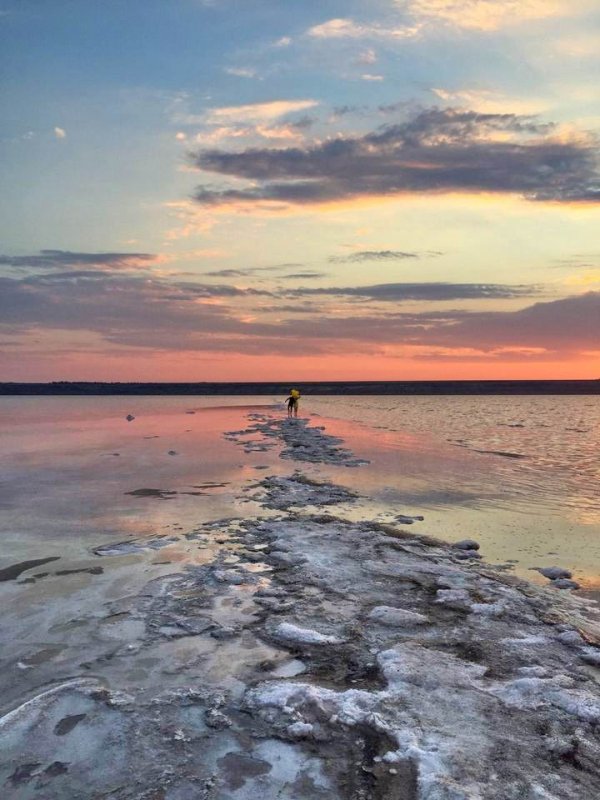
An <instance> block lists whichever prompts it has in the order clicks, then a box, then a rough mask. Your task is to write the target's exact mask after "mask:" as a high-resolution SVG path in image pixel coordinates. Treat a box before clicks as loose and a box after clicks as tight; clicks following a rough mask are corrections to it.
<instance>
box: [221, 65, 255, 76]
mask: <svg viewBox="0 0 600 800" xmlns="http://www.w3.org/2000/svg"><path fill="white" fill-rule="evenodd" d="M225 72H226V73H227V74H228V75H233V76H235V77H236V78H256V70H255V69H251V68H250V67H226V68H225Z"/></svg>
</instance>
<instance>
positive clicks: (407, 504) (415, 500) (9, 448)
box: [0, 396, 600, 589]
mask: <svg viewBox="0 0 600 800" xmlns="http://www.w3.org/2000/svg"><path fill="white" fill-rule="evenodd" d="M282 399H283V398H279V399H277V400H276V399H275V398H270V397H248V398H242V397H218V398H216V397H14V398H9V397H3V398H0V458H1V460H2V483H1V485H0V541H1V546H2V551H1V559H0V569H1V568H3V567H8V566H10V565H12V564H14V563H15V562H18V561H25V560H27V559H36V558H46V557H55V556H60V557H61V558H62V559H63V561H64V559H65V558H66V557H67V555H68V557H69V559H70V560H71V561H73V560H75V561H76V562H77V564H76V566H78V567H79V566H80V567H82V568H89V567H90V566H93V565H95V564H97V560H95V557H94V556H93V550H92V548H94V547H98V546H100V545H102V544H104V543H106V542H110V541H114V540H118V539H126V538H129V537H131V536H149V535H165V534H169V533H177V532H181V531H182V530H188V529H190V528H193V527H194V526H195V525H197V524H199V523H200V522H202V521H204V520H207V519H218V518H219V517H227V516H235V515H239V514H241V513H243V512H246V511H250V510H251V504H249V505H246V504H244V505H240V503H239V501H238V500H236V498H238V497H239V495H240V492H241V490H242V488H243V487H244V486H247V485H248V484H249V483H250V482H252V481H253V480H256V479H257V478H260V477H261V476H262V475H264V474H270V473H277V472H279V473H281V472H286V471H289V469H290V466H291V465H290V464H289V462H282V461H281V460H280V459H279V458H278V455H277V452H276V451H273V450H269V451H265V452H262V451H257V452H252V453H245V452H243V450H241V449H240V448H239V447H236V446H235V445H234V444H232V443H231V442H227V441H224V440H223V436H222V434H223V432H224V431H226V430H231V429H239V428H243V427H245V426H246V424H247V419H246V415H247V413H248V412H249V411H251V410H252V409H255V408H256V407H259V406H260V407H262V408H263V410H264V409H265V408H271V409H274V411H275V413H280V408H281V406H280V405H279V406H277V405H275V403H276V402H279V403H281V401H282ZM128 414H132V415H133V416H134V417H135V419H134V420H132V421H130V422H128V421H127V419H126V417H127V415H128ZM302 414H304V415H306V414H317V415H321V416H322V417H323V420H322V421H323V422H324V423H325V424H326V426H327V428H328V431H330V432H332V433H336V434H339V435H341V436H342V437H343V438H344V439H345V440H346V442H347V444H348V446H349V447H350V448H351V449H353V450H354V451H355V452H356V454H357V456H359V457H364V458H367V459H369V460H370V462H371V463H370V465H369V466H367V467H362V468H356V469H345V468H340V467H335V466H331V465H330V466H324V465H321V466H310V465H307V466H305V465H301V466H302V468H303V469H305V471H308V472H313V473H315V474H316V475H321V476H324V477H327V478H330V479H332V480H333V481H335V482H339V483H343V484H345V485H350V486H352V487H353V488H355V489H358V490H359V491H360V492H361V493H362V494H364V495H366V496H368V497H369V498H371V499H370V500H368V501H367V500H365V501H364V502H363V503H362V504H361V505H360V507H359V509H358V510H355V511H354V512H351V511H349V512H348V513H361V514H363V515H365V516H368V515H369V514H371V515H372V516H376V515H378V514H379V515H382V516H381V518H382V519H383V520H385V519H386V514H387V513H389V512H392V511H393V512H395V513H398V512H400V513H407V514H417V515H418V514H423V515H424V516H425V520H424V521H423V522H420V523H415V530H416V529H418V530H419V532H421V533H428V534H431V535H433V536H437V537H440V538H446V539H450V540H456V539H460V538H465V536H469V537H472V538H475V539H477V540H479V541H480V542H481V544H482V549H483V552H484V556H485V557H486V559H488V560H491V561H493V562H506V561H508V560H512V561H514V562H515V570H516V572H517V573H518V574H522V575H526V576H527V577H528V578H530V579H532V580H538V581H542V580H543V579H541V578H540V576H538V574H537V573H535V572H531V571H530V569H531V567H534V566H548V565H553V564H557V565H560V566H565V567H567V568H569V569H573V570H574V571H575V573H576V577H577V579H578V580H580V581H581V582H582V583H583V584H584V585H585V586H586V587H587V588H590V589H592V588H597V587H599V586H600V492H599V491H598V488H599V484H600V459H599V453H600V447H599V445H600V403H599V402H598V398H597V397H586V396H573V397H571V396H561V397H547V396H545V397H530V396H527V397H389V396H386V397H308V398H305V399H304V400H303V401H302V406H301V415H302ZM318 419H319V418H318V417H315V422H317V421H318ZM261 467H262V468H266V469H265V470H264V471H261V469H260V468H261ZM211 483H212V484H222V485H213V486H211V485H210V484H211ZM142 489H153V490H161V492H165V493H164V494H159V495H156V494H154V495H153V493H149V494H147V495H145V494H144V493H140V492H139V490H142ZM131 492H134V493H136V492H137V494H131ZM161 552H163V551H160V552H158V553H157V554H155V556H154V561H155V562H160V561H161V560H163V561H164V560H169V561H171V563H173V562H175V561H177V560H185V559H186V558H187V557H188V555H187V553H186V552H184V551H183V550H182V551H181V552H180V548H178V547H177V546H172V547H171V548H169V551H168V555H169V558H168V559H166V558H165V557H164V556H162V555H161ZM59 563H60V562H59ZM63 567H64V565H63V564H62V563H60V567H59V568H63ZM44 569H45V568H42V567H40V569H39V570H38V571H42V570H44ZM163 569H164V568H163ZM51 571H55V570H54V569H52V570H51ZM23 578H26V575H23ZM67 580H70V581H72V582H75V581H76V580H80V581H82V582H84V583H89V582H93V581H94V580H95V578H94V577H93V576H89V575H86V574H85V573H83V574H81V575H77V576H72V577H69V578H67ZM0 586H2V584H0Z"/></svg>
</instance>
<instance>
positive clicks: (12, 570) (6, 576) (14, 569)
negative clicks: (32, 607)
mask: <svg viewBox="0 0 600 800" xmlns="http://www.w3.org/2000/svg"><path fill="white" fill-rule="evenodd" d="M59 558H60V556H49V557H48V558H33V559H31V560H30V561H20V562H19V563H18V564H11V566H10V567H4V569H0V581H14V580H15V579H16V578H18V577H19V575H21V574H22V573H23V572H27V570H30V569H33V567H40V566H41V565H42V564H49V563H50V562H51V561H58V559H59Z"/></svg>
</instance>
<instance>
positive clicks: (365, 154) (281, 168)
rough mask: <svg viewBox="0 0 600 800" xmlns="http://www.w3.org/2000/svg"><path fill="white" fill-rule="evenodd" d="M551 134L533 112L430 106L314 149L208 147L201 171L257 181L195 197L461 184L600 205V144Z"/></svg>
mask: <svg viewBox="0 0 600 800" xmlns="http://www.w3.org/2000/svg"><path fill="white" fill-rule="evenodd" d="M552 134H553V127H552V125H550V124H545V123H540V122H538V121H537V120H536V119H535V118H533V117H529V116H519V115H515V114H481V113H477V112H474V111H462V110H456V109H429V110H426V111H421V112H420V113H419V114H417V115H416V116H415V117H413V118H412V119H411V120H409V121H407V122H403V123H401V124H395V125H387V126H385V127H383V128H381V129H378V130H377V131H374V132H373V133H370V134H367V135H365V136H362V137H343V136H340V137H338V138H336V139H333V140H329V141H326V142H323V143H319V144H315V145H314V146H312V147H308V148H305V149H301V148H298V147H294V148H284V149H275V148H273V149H268V148H263V149H260V148H253V149H248V150H243V151H241V152H228V151H224V150H200V151H198V152H195V153H191V154H190V156H189V158H190V161H191V163H192V164H193V165H195V166H196V167H198V168H199V169H201V170H205V171H208V172H213V173H218V174H221V175H225V176H234V177H236V178H245V179H247V180H249V181H252V185H251V186H249V187H248V188H245V189H244V188H242V189H223V190H219V189H214V188H212V187H199V188H198V189H197V190H196V192H195V195H194V198H195V200H196V201H197V202H198V203H201V204H203V205H207V206H215V205H222V204H227V203H240V202H241V203H244V202H247V203H251V202H258V201H277V202H283V203H288V204H311V203H319V202H331V201H336V200H344V199H352V198H357V197H363V196H373V195H377V196H394V195H400V194H403V193H427V192H456V191H463V192H498V193H505V194H518V195H521V196H523V197H526V198H527V199H530V200H544V201H559V202H575V201H577V202H590V203H592V202H600V176H599V173H598V147H597V144H596V143H595V142H590V141H583V140H580V139H573V140H572V141H562V140H558V139H556V138H553V136H552Z"/></svg>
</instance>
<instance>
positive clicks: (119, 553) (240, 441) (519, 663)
mask: <svg viewBox="0 0 600 800" xmlns="http://www.w3.org/2000/svg"><path fill="white" fill-rule="evenodd" d="M249 416H250V423H249V425H248V427H247V428H245V429H244V430H242V431H232V432H230V433H228V434H226V438H228V439H229V440H230V441H232V442H234V443H235V444H236V445H238V446H239V447H240V449H242V450H245V451H247V452H255V451H258V452H265V451H266V450H279V451H280V455H281V457H282V458H283V459H287V460H290V461H291V462H293V463H292V464H291V465H290V470H289V472H288V474H283V475H267V476H266V477H264V478H263V479H261V480H259V479H257V481H256V482H255V483H254V484H253V485H252V486H250V487H248V489H247V491H246V496H245V499H247V500H248V501H251V502H250V503H249V505H250V506H251V507H252V509H255V508H256V507H257V504H258V507H259V508H262V511H260V512H259V515H258V516H256V515H251V516H239V515H236V516H232V517H229V518H223V519H217V520H212V521H208V522H205V523H202V524H200V525H198V526H197V527H195V528H193V529H190V530H184V531H181V532H178V533H175V534H169V536H168V537H164V538H161V537H154V538H153V539H144V538H140V539H137V540H135V541H134V542H132V541H127V542H119V541H116V542H114V543H112V544H103V545H101V546H99V547H98V548H97V549H96V555H95V558H96V561H97V566H98V567H104V566H105V565H107V563H109V564H113V565H116V567H118V565H121V568H122V569H123V570H124V571H126V570H127V569H128V568H129V567H128V565H129V564H131V563H132V562H131V559H133V558H136V557H139V554H140V553H143V552H144V551H145V550H148V549H151V550H157V551H161V548H163V547H165V548H168V547H172V546H173V544H174V542H175V543H177V542H178V543H179V545H180V546H181V547H182V548H184V549H185V550H186V552H188V553H189V555H190V558H189V559H187V560H186V561H183V562H181V564H180V565H178V566H179V570H178V571H174V572H170V573H169V574H166V575H162V576H159V577H154V578H152V579H150V580H148V581H147V582H146V583H145V584H144V583H142V584H141V585H138V584H139V580H138V581H136V582H133V583H132V582H130V583H127V581H125V580H124V579H123V583H122V585H123V587H124V590H123V591H122V592H121V593H120V594H118V596H117V597H116V599H114V600H113V601H112V602H111V603H110V604H108V605H106V604H103V605H99V606H98V612H97V617H96V631H97V633H96V635H97V637H98V639H100V640H102V641H103V642H105V643H106V642H111V643H112V644H111V646H110V647H108V648H104V649H103V650H101V652H102V655H99V652H100V651H96V650H95V649H93V650H92V651H91V652H90V653H87V654H86V653H85V652H81V653H80V658H79V659H78V660H75V659H73V658H71V659H70V660H68V661H66V662H64V664H65V665H68V667H67V666H65V668H64V669H65V670H66V669H68V670H69V671H68V672H67V671H64V672H62V673H61V672H60V669H57V667H56V666H54V667H53V668H52V669H53V670H54V672H52V669H51V668H49V667H47V668H45V669H44V668H43V665H42V664H41V663H40V664H38V665H36V664H33V663H29V662H26V663H21V665H20V667H18V669H20V670H21V671H22V672H24V673H27V672H28V671H29V670H36V669H39V668H40V667H42V669H41V671H40V672H39V676H40V677H39V681H40V682H39V683H38V688H37V690H36V691H35V692H30V693H29V695H28V697H26V698H23V697H21V698H20V700H19V702H14V703H12V704H11V708H10V710H8V711H7V712H6V713H5V714H4V716H3V717H2V718H1V719H0V744H1V755H0V786H1V787H2V795H1V796H2V797H7V798H15V799H16V800H26V799H28V798H32V799H33V798H35V799H37V800H42V799H43V800H59V798H60V800H62V799H63V798H81V799H82V800H86V799H87V798H90V800H92V798H94V800H95V799H96V798H98V799H99V798H114V799H115V800H125V799H129V798H131V799H132V800H133V798H136V799H137V798H140V800H142V799H144V800H151V799H152V800H188V798H189V800H193V799H195V798H205V799H206V800H209V799H210V800H226V798H227V799H228V798H240V800H242V799H243V800H246V799H247V800H250V798H252V799H253V798H256V797H261V798H263V800H275V798H283V799H285V798H289V800H292V798H293V799H294V800H297V798H348V799H349V800H350V799H352V800H363V799H365V800H366V799H367V798H377V799H381V800H384V799H385V800H387V799H388V798H389V800H392V799H393V800H467V799H468V800H572V798H581V799H582V800H597V798H598V797H600V766H599V764H600V758H599V757H600V738H599V732H600V687H599V685H598V675H599V673H598V665H599V664H600V648H598V647H597V643H598V642H599V641H600V638H599V637H600V626H599V625H598V620H597V617H596V612H595V611H594V608H593V607H592V606H589V605H586V603H585V601H583V600H581V599H578V598H575V597H574V596H572V595H571V593H570V591H569V589H568V588H565V589H563V588H560V584H558V585H557V583H556V580H561V578H560V577H558V578H557V579H556V580H554V581H552V583H551V584H549V586H548V588H545V587H543V588H542V587H538V586H533V585H532V584H529V583H526V582H523V581H520V580H518V579H517V578H515V577H513V576H511V575H508V574H507V572H506V571H505V570H502V569H497V568H493V567H492V566H490V565H487V564H485V563H484V562H483V561H482V560H481V559H480V558H479V557H478V556H479V554H478V552H477V545H476V542H472V541H469V540H466V541H465V542H463V543H460V546H456V545H454V546H450V545H447V544H445V543H444V542H442V541H438V540H434V539H431V538H428V537H425V536H423V535H422V534H420V533H419V522H420V519H419V517H414V516H405V515H403V514H402V513H401V512H402V509H399V510H398V511H399V514H398V516H397V517H396V518H392V519H389V520H387V521H386V522H377V521H351V520H350V519H349V518H348V515H345V514H344V511H345V509H347V508H349V507H351V505H352V504H353V503H355V502H357V498H356V496H355V495H354V494H353V493H352V492H350V491H348V490H347V489H345V488H343V487H341V486H337V485H335V484H333V483H325V482H318V481H316V480H315V479H314V478H312V477H310V476H307V475H306V474H305V473H304V472H303V471H302V469H303V468H302V465H303V464H304V463H306V462H308V463H315V462H318V461H324V462H326V463H327V464H336V465H338V466H339V467H340V469H346V468H359V467H360V463H361V462H360V461H359V460H358V459H356V458H355V457H354V456H353V454H352V453H350V452H348V451H347V450H346V449H345V448H344V447H343V443H342V442H340V441H339V440H337V439H334V438H333V437H330V436H328V435H327V432H326V431H324V430H322V429H320V428H316V427H310V426H308V424H307V423H306V422H305V421H304V420H280V419H275V418H272V417H270V416H268V415H263V414H251V415H249ZM466 533H468V532H466ZM198 553H200V558H193V557H192V556H193V555H198ZM92 568H93V567H92ZM563 585H564V584H563ZM125 589H126V590H125ZM57 613H58V612H57ZM55 624H56V625H63V640H64V641H65V642H66V646H70V647H71V648H72V649H76V647H77V630H78V619H77V615H76V614H75V615H74V616H73V618H72V619H70V620H63V621H62V622H60V621H59V619H58V618H57V620H56V622H55ZM42 661H43V659H42ZM53 663H54V662H53ZM59 663H60V662H59ZM75 664H77V665H78V666H77V668H76V667H75Z"/></svg>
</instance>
